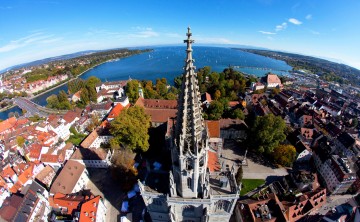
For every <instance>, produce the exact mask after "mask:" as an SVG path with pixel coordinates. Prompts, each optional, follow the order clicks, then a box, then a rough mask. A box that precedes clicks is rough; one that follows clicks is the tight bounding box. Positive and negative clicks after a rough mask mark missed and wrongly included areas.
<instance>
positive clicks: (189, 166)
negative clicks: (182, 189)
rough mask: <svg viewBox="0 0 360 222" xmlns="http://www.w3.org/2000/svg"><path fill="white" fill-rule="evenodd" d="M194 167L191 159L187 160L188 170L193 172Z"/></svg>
mask: <svg viewBox="0 0 360 222" xmlns="http://www.w3.org/2000/svg"><path fill="white" fill-rule="evenodd" d="M192 169H193V166H192V161H191V159H187V160H186V170H192Z"/></svg>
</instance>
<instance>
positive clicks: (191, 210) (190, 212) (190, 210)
mask: <svg viewBox="0 0 360 222" xmlns="http://www.w3.org/2000/svg"><path fill="white" fill-rule="evenodd" d="M182 212H183V216H184V217H193V216H194V215H195V207H194V206H191V205H186V206H183V207H182Z"/></svg>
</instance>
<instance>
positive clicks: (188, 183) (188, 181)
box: [187, 177, 191, 189]
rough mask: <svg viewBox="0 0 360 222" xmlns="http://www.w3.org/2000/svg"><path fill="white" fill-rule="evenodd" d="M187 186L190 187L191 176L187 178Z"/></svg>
mask: <svg viewBox="0 0 360 222" xmlns="http://www.w3.org/2000/svg"><path fill="white" fill-rule="evenodd" d="M187 186H188V188H189V189H191V178H190V177H188V178H187Z"/></svg>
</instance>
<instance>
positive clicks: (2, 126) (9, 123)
mask: <svg viewBox="0 0 360 222" xmlns="http://www.w3.org/2000/svg"><path fill="white" fill-rule="evenodd" d="M16 121H17V120H16V117H11V118H9V119H7V120H4V121H2V122H0V133H2V132H4V131H6V130H8V129H10V128H12V127H13V126H14V125H15V123H16Z"/></svg>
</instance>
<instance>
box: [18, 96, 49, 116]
mask: <svg viewBox="0 0 360 222" xmlns="http://www.w3.org/2000/svg"><path fill="white" fill-rule="evenodd" d="M14 103H15V104H16V105H18V106H19V107H20V108H21V109H24V110H26V111H27V113H28V115H30V116H34V115H38V116H40V117H46V116H47V114H46V113H45V112H43V111H40V110H39V109H38V108H37V107H36V105H35V104H34V103H33V102H31V101H29V100H27V99H24V98H21V97H17V98H14Z"/></svg>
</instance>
